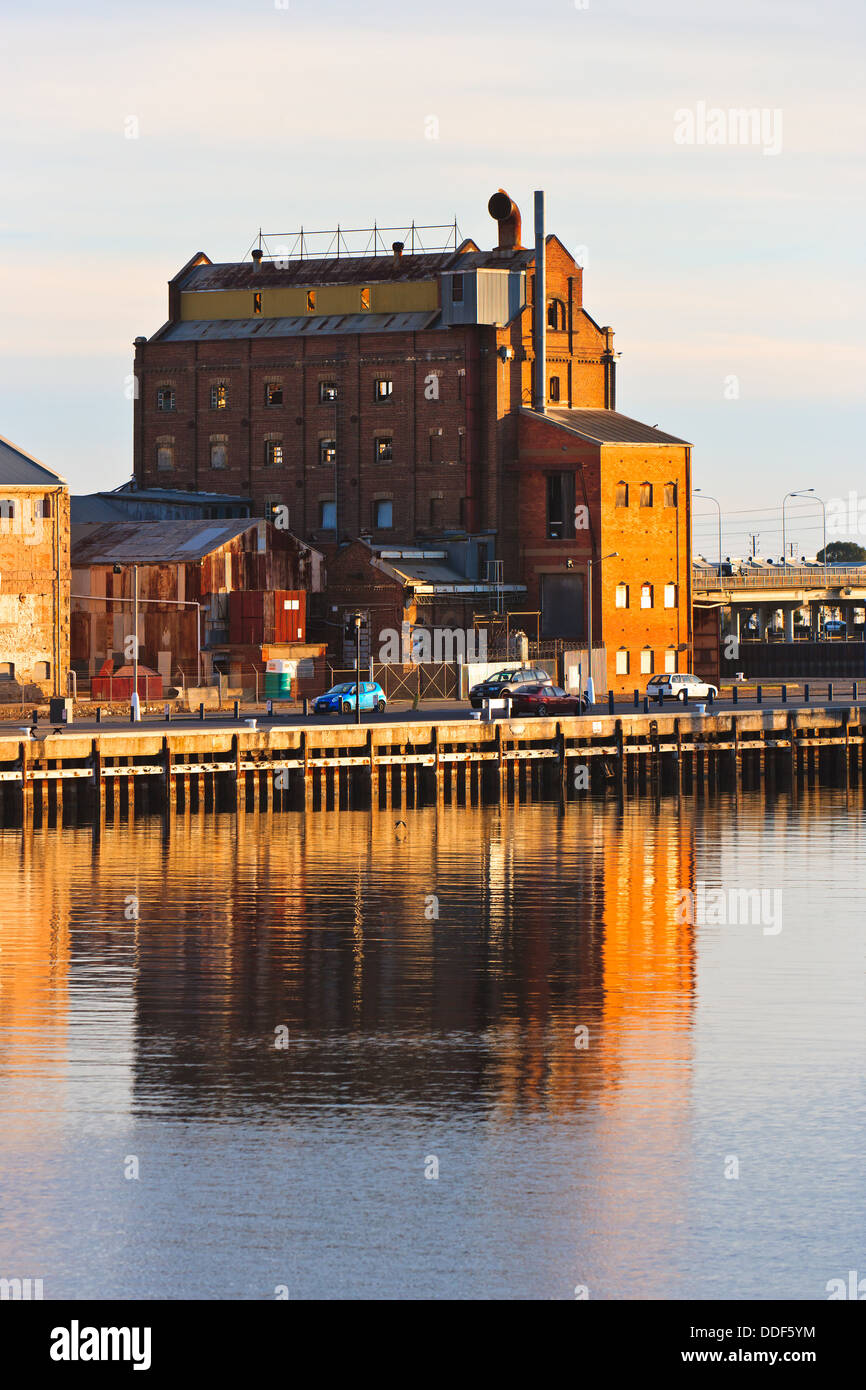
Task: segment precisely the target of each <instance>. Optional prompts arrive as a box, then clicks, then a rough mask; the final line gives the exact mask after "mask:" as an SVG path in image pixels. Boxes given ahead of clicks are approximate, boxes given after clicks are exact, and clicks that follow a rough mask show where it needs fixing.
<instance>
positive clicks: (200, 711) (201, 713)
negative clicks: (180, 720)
mask: <svg viewBox="0 0 866 1390" xmlns="http://www.w3.org/2000/svg"><path fill="white" fill-rule="evenodd" d="M198 717H199V719H201V720H202V721H203V720H204V701H202V703H201V704H200V705H199V707H198Z"/></svg>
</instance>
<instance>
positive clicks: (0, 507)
mask: <svg viewBox="0 0 866 1390" xmlns="http://www.w3.org/2000/svg"><path fill="white" fill-rule="evenodd" d="M0 520H2V521H14V520H15V503H14V502H13V501H12V500H11V499H10V498H9V497H0Z"/></svg>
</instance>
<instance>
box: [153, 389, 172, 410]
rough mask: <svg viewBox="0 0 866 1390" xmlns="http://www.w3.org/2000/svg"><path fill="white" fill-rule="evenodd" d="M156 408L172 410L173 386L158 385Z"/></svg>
mask: <svg viewBox="0 0 866 1390" xmlns="http://www.w3.org/2000/svg"><path fill="white" fill-rule="evenodd" d="M156 408H157V410H174V387H173V386H160V387H158V388H157V392H156Z"/></svg>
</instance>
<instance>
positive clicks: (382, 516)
mask: <svg viewBox="0 0 866 1390" xmlns="http://www.w3.org/2000/svg"><path fill="white" fill-rule="evenodd" d="M373 525H374V526H375V527H376V529H377V530H378V531H390V529H391V527H392V526H393V525H394V503H393V502H388V501H381V502H374V503H373Z"/></svg>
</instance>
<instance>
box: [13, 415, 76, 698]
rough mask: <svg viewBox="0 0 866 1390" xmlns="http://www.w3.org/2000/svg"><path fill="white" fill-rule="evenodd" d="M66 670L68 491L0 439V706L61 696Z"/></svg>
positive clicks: (34, 461) (40, 465)
mask: <svg viewBox="0 0 866 1390" xmlns="http://www.w3.org/2000/svg"><path fill="white" fill-rule="evenodd" d="M68 669H69V489H68V488H67V486H66V482H65V481H64V479H63V478H61V477H60V475H59V474H57V473H55V472H53V471H52V469H50V468H46V467H45V464H44V463H40V462H39V461H38V459H35V458H33V457H32V456H31V455H30V454H26V453H24V451H23V449H19V448H17V447H16V446H15V445H14V444H11V443H10V442H9V440H7V439H0V700H3V701H17V700H21V699H23V700H31V699H37V698H38V697H39V696H42V695H52V694H62V693H65V689H66V673H67V671H68Z"/></svg>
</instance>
